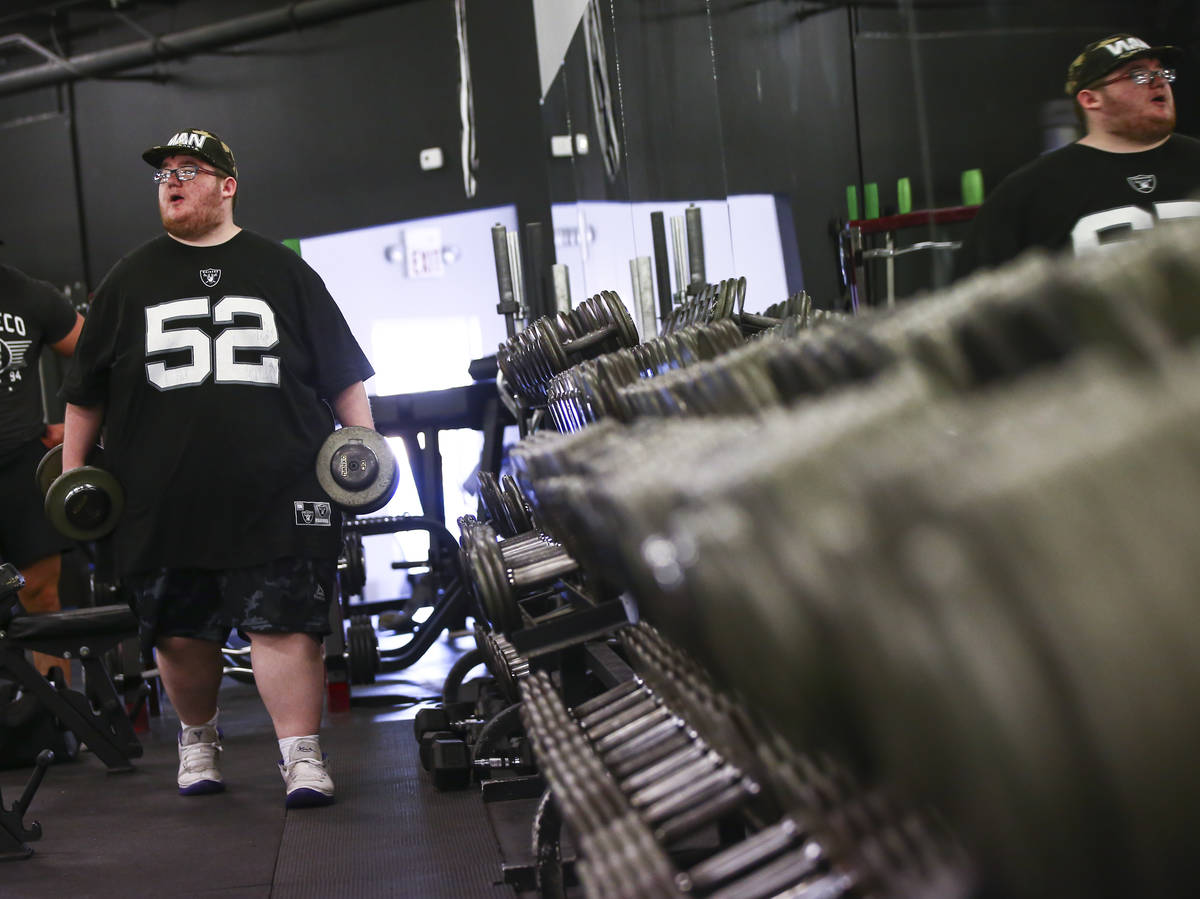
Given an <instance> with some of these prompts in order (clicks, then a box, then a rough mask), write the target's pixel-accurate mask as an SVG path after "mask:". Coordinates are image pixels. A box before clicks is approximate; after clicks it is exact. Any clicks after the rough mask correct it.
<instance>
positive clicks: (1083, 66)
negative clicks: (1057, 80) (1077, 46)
mask: <svg viewBox="0 0 1200 899" xmlns="http://www.w3.org/2000/svg"><path fill="white" fill-rule="evenodd" d="M1182 55H1183V51H1182V50H1180V49H1179V48H1178V47H1170V46H1162V47H1151V46H1150V45H1149V44H1147V43H1146V42H1145V41H1144V40H1142V39H1141V38H1138V37H1134V36H1133V35H1132V34H1114V35H1112V36H1111V37H1106V38H1104V40H1101V41H1094V42H1092V43H1090V44H1088V45H1087V46H1086V47H1084V48H1083V52H1082V53H1080V54H1079V55H1078V56H1076V57H1075V60H1074V62H1072V63H1071V66H1070V68H1068V69H1067V83H1066V92H1067V96H1070V97H1073V96H1075V95H1076V94H1077V93H1079V91H1081V90H1083V89H1084V88H1085V87H1087V86H1088V85H1089V84H1094V83H1095V82H1097V81H1099V80H1100V79H1101V78H1103V77H1104V76H1105V75H1107V74H1108V73H1109V72H1111V71H1112V70H1113V69H1115V68H1118V67H1119V66H1122V65H1124V64H1125V63H1127V62H1129V61H1130V60H1131V59H1141V58H1142V57H1146V56H1153V57H1156V58H1157V59H1160V60H1162V61H1163V62H1174V61H1176V60H1178V58H1179V57H1180V56H1182Z"/></svg>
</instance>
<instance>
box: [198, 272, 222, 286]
mask: <svg viewBox="0 0 1200 899" xmlns="http://www.w3.org/2000/svg"><path fill="white" fill-rule="evenodd" d="M200 280H201V281H203V282H204V286H205V287H216V286H217V282H218V281H220V280H221V270H220V269H219V268H202V269H200Z"/></svg>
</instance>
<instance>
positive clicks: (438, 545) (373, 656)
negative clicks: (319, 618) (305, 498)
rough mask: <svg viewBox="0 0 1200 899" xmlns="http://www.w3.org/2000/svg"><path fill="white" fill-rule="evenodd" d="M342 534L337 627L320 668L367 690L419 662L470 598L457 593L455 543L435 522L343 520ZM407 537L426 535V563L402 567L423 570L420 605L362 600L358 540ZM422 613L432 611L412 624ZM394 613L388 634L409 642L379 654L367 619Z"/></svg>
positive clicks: (392, 517) (459, 577)
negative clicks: (380, 678)
mask: <svg viewBox="0 0 1200 899" xmlns="http://www.w3.org/2000/svg"><path fill="white" fill-rule="evenodd" d="M342 531H343V534H344V546H343V553H342V559H341V560H340V562H339V567H340V569H341V571H340V572H339V578H341V579H345V580H344V583H343V585H342V588H341V590H340V594H341V596H340V602H339V603H338V614H339V616H340V625H341V626H339V627H335V628H334V633H333V634H332V635H331V636H330V638H328V639H327V641H326V667H327V669H328V670H329V672H330V676H331V680H345V681H347V682H348V683H350V684H370V683H374V681H375V678H376V675H378V674H379V673H380V672H385V671H398V670H401V669H403V668H407V667H408V666H409V665H411V664H413V663H414V662H416V661H417V660H418V659H419V658H421V656H423V655H424V654H425V652H426V651H427V650H428V649H429V647H430V646H432V645H433V642H434V641H435V640H436V639H437V638H438V636H439V635H440V634H441V633H442V632H443V631H445V630H447V629H448V628H449V627H450V626H451V625H453V624H455V623H456V622H458V621H461V620H462V619H463V618H464V617H465V616H466V614H467V613H468V612H469V609H468V604H469V601H470V597H469V596H468V594H467V593H466V592H465V590H464V587H463V582H462V572H461V569H460V566H459V560H458V543H457V541H455V539H454V536H453V535H452V534H451V533H450V532H449V531H448V530H446V528H445V525H443V524H442V523H441V522H439V521H435V520H433V519H431V518H425V517H423V516H417V515H411V516H410V515H383V516H375V517H369V516H368V517H364V518H348V519H347V520H346V521H344V522H343V524H342ZM409 531H424V532H425V533H427V534H428V535H429V558H428V559H427V560H424V562H423V563H406V564H414V565H415V564H420V567H425V568H427V569H428V573H427V574H425V575H423V579H422V592H421V593H420V594H419V595H420V596H421V597H423V598H422V600H421V602H422V603H423V605H421V606H420V607H419V608H413V607H412V604H411V603H410V602H409V600H407V599H390V600H375V601H367V600H364V599H362V598H361V595H360V594H361V592H362V587H363V586H364V585H365V584H366V575H365V567H364V563H363V561H362V556H361V553H362V543H361V538H363V537H367V536H371V535H376V534H395V533H400V532H409ZM355 588H356V589H355ZM352 590H354V591H355V592H351V591H352ZM425 607H431V608H432V611H431V612H430V614H429V615H428V616H427V617H425V618H423V619H422V620H417V615H416V612H418V611H420V609H421V608H425ZM396 610H404V614H403V615H402V616H400V617H396V618H393V619H392V623H391V626H390V630H392V631H394V632H395V633H396V634H397V635H409V637H410V638H409V640H408V641H407V642H406V643H404V644H403V645H402V646H400V647H397V648H387V647H383V648H381V647H380V645H379V639H378V634H377V631H376V629H375V626H374V625H373V624H372V623H371V619H372V616H376V615H379V614H380V613H383V612H394V611H396ZM352 701H353V700H352Z"/></svg>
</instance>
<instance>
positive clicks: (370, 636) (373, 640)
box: [346, 615, 379, 684]
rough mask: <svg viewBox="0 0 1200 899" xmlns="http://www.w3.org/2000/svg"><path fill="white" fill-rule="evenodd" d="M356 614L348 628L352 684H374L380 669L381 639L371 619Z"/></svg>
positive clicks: (347, 646) (347, 640) (347, 638)
mask: <svg viewBox="0 0 1200 899" xmlns="http://www.w3.org/2000/svg"><path fill="white" fill-rule="evenodd" d="M359 619H360V616H357V615H356V616H354V618H353V619H351V624H350V626H349V627H348V628H346V651H347V653H348V654H349V659H347V661H348V663H349V668H350V683H351V684H373V683H375V674H376V672H378V671H379V640H378V638H377V637H376V635H375V628H374V627H373V626H372V625H371V623H370V619H369V618H368V619H366V620H365V621H362V620H359Z"/></svg>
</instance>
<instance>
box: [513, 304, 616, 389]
mask: <svg viewBox="0 0 1200 899" xmlns="http://www.w3.org/2000/svg"><path fill="white" fill-rule="evenodd" d="M637 342H638V336H637V328H636V326H635V325H634V324H633V319H632V318H630V317H629V312H628V311H627V310H626V309H625V306H624V304H622V302H621V300H620V298H619V297H618V296H617V295H616V294H615V293H613V292H612V291H603V292H601V293H600V294H597V295H596V296H594V297H591V298H589V299H587V300H584V301H583V302H582V303H580V304H579V306H577V307H576V308H575V309H573V310H572V311H571V312H564V313H559V314H558V315H557V316H555V317H549V316H546V317H543V318H539V319H537V320H536V321H534V322H533V323H532V324H530V326H529V327H528V328H526V329H525V330H524V331H522V332H521V333H520V334H518V335H516V337H513V338H510V339H509V340H508V343H507V344H506V345H504V346H502V347H501V351H500V353H499V354H497V362H498V363H499V364H500V365H501V368H502V369H503V370H505V374H506V376H507V377H510V378H511V379H512V380H513V382H514V383H515V386H517V387H518V388H519V389H520V390H521V392H522V393H524V394H525V395H526V396H530V397H538V398H540V397H544V396H545V392H546V382H547V381H549V379H550V378H551V377H552V376H554V375H555V374H557V373H558V372H561V371H565V370H566V369H568V368H570V367H571V365H573V364H575V363H576V362H579V361H581V360H582V359H585V358H589V357H591V356H595V355H598V354H599V353H602V352H605V351H607V350H611V349H617V348H619V347H622V346H626V347H629V346H634V345H636V344H637Z"/></svg>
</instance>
